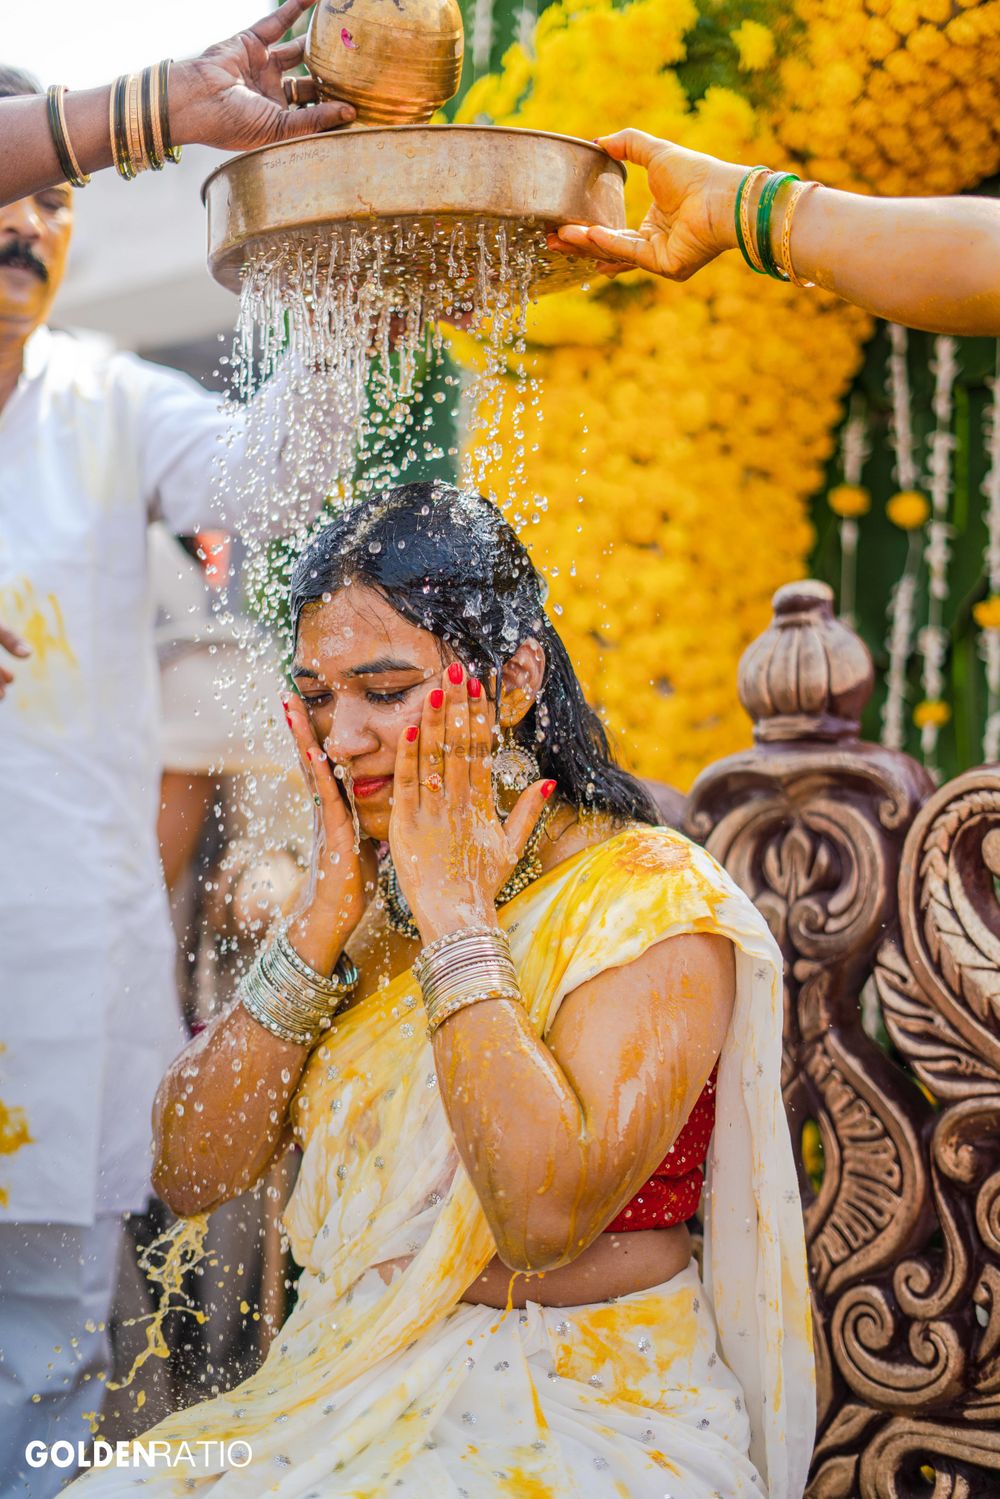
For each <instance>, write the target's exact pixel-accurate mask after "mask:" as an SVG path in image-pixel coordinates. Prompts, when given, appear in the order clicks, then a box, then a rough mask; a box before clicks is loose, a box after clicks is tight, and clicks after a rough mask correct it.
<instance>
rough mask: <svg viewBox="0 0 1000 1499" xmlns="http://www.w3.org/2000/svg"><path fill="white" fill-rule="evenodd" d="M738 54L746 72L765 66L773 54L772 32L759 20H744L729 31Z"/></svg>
mask: <svg viewBox="0 0 1000 1499" xmlns="http://www.w3.org/2000/svg"><path fill="white" fill-rule="evenodd" d="M729 35H730V37H731V38H732V40H733V41H734V42H735V43H736V50H737V52H738V53H739V54H740V67H741V68H743V69H744V70H745V71H746V72H747V73H756V72H758V71H759V69H761V68H766V67H767V65H768V63H769V62H770V61H771V58H772V57H773V56H774V33H773V32H772V31H771V30H769V28H768V27H767V26H762V25H761V24H760V22H759V21H744V22H743V23H742V25H740V26H737V28H736V30H735V31H731V32H730V33H729Z"/></svg>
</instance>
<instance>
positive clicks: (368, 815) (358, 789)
mask: <svg viewBox="0 0 1000 1499" xmlns="http://www.w3.org/2000/svg"><path fill="white" fill-rule="evenodd" d="M450 659H451V657H450V656H447V657H443V656H442V647H441V642H440V641H439V640H438V639H437V637H436V636H435V635H432V634H431V633H430V632H429V631H428V630H422V629H420V628H419V626H418V625H413V624H410V623H409V622H408V621H407V620H405V619H403V618H402V617H401V616H400V615H398V614H397V613H396V612H395V610H394V609H393V608H392V607H391V605H389V604H388V603H386V601H385V599H384V598H382V596H381V595H380V594H378V593H375V592H374V591H373V590H372V589H370V588H365V587H363V586H362V585H360V584H352V585H351V586H350V587H347V588H343V589H341V590H340V592H339V593H335V594H333V595H332V596H331V597H330V599H329V601H328V602H325V603H320V604H310V605H308V606H307V607H306V608H305V609H304V610H303V611H302V615H301V617H300V620H299V633H298V640H297V642H296V647H295V662H294V665H293V667H292V675H293V677H294V679H295V683H296V686H297V687H298V690H299V694H300V696H301V697H302V699H303V701H304V702H305V704H306V707H307V709H308V711H309V717H310V719H311V721H312V726H313V729H314V731H315V734H316V738H317V740H318V741H319V743H320V744H321V745H322V746H323V748H324V749H325V750H326V752H327V754H328V755H329V756H330V759H331V760H332V761H333V763H334V765H342V766H343V767H344V770H345V772H346V774H347V775H348V776H349V777H350V779H351V782H352V783H353V788H354V798H355V804H356V806H357V810H358V821H359V822H360V824H361V831H362V832H363V833H364V834H365V836H366V837H368V838H376V839H382V838H387V837H388V835H389V815H390V812H391V809H392V778H393V771H394V769H395V764H396V745H397V744H398V742H399V736H400V734H402V732H403V730H404V729H405V728H406V727H407V726H408V725H409V724H416V723H419V722H420V714H421V710H422V708H423V703H424V698H425V696H426V695H427V693H428V692H429V691H431V690H432V689H433V688H434V687H439V686H440V685H441V678H442V675H443V672H444V669H445V667H446V666H447V664H448V661H449V660H450Z"/></svg>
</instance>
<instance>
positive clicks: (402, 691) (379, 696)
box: [365, 684, 416, 703]
mask: <svg viewBox="0 0 1000 1499" xmlns="http://www.w3.org/2000/svg"><path fill="white" fill-rule="evenodd" d="M415 685H416V684H415ZM412 691H413V688H412V687H400V688H399V689H398V690H397V691H396V692H371V691H369V692H366V693H365V697H366V698H367V699H368V701H369V702H370V703H401V702H402V701H403V699H404V697H406V695H407V694H408V693H410V692H412Z"/></svg>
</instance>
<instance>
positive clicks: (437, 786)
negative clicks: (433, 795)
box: [420, 770, 444, 791]
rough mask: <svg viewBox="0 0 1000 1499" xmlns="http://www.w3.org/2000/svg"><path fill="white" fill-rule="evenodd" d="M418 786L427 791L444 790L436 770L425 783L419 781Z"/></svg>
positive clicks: (442, 782)
mask: <svg viewBox="0 0 1000 1499" xmlns="http://www.w3.org/2000/svg"><path fill="white" fill-rule="evenodd" d="M420 784H421V786H424V787H426V789H427V790H428V791H441V790H443V789H444V781H442V779H441V777H440V776H439V775H438V773H437V771H436V770H432V771H431V773H430V775H429V776H428V777H427V779H426V781H421V782H420Z"/></svg>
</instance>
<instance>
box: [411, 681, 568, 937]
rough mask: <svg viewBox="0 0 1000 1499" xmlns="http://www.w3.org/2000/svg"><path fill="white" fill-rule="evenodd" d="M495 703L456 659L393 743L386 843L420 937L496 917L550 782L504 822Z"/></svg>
mask: <svg viewBox="0 0 1000 1499" xmlns="http://www.w3.org/2000/svg"><path fill="white" fill-rule="evenodd" d="M492 762H493V712H492V709H491V707H490V704H489V701H488V699H487V697H486V694H485V692H484V691H483V688H482V684H481V683H480V682H479V681H477V680H476V678H475V677H471V678H467V677H466V674H465V672H464V670H463V668H462V667H461V665H460V664H459V663H458V662H452V664H451V666H449V667H448V669H447V671H446V672H445V675H444V683H443V686H442V687H441V688H435V689H434V690H433V691H432V692H429V693H428V694H427V697H426V698H425V699H424V707H423V714H422V717H421V722H420V724H419V725H417V724H413V725H411V726H410V727H409V728H407V729H404V731H403V733H402V735H401V736H400V740H399V745H398V748H397V751H396V770H395V782H394V788H393V807H392V820H391V822H390V824H389V844H390V847H391V850H392V859H393V863H394V865H395V867H396V875H397V878H398V880H399V884H400V888H401V889H402V891H403V894H404V895H405V896H406V899H407V901H408V903H409V906H410V909H411V911H412V912H413V916H414V920H415V921H416V923H417V926H418V927H419V928H420V935H421V937H422V939H423V941H424V942H425V943H428V942H433V941H434V940H435V939H436V938H437V937H441V936H444V935H445V934H446V933H448V932H454V931H457V930H459V929H460V928H462V927H468V926H495V925H496V906H495V900H496V896H497V894H498V892H499V891H500V889H501V888H502V887H503V885H504V883H505V881H506V880H507V879H508V877H509V876H510V874H511V872H512V870H513V869H514V866H515V865H516V864H517V861H518V859H519V858H520V856H521V853H522V851H523V849H524V846H525V844H526V843H527V841H528V838H529V836H530V834H531V830H532V828H533V827H534V826H535V823H536V822H537V821H538V818H539V817H540V815H541V812H542V808H543V807H544V805H545V801H546V798H547V796H548V795H550V794H551V790H552V789H553V786H554V783H553V782H551V781H539V782H538V783H537V784H536V785H534V786H531V787H529V788H528V790H527V791H525V792H524V793H523V795H522V796H521V798H520V799H519V801H518V803H517V805H516V806H515V807H514V810H513V811H512V812H511V814H510V816H509V817H508V819H507V821H506V823H502V822H501V821H500V818H499V817H498V815H497V809H496V803H495V800H494V796H493V783H492V779H491V775H490V771H491V767H492Z"/></svg>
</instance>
